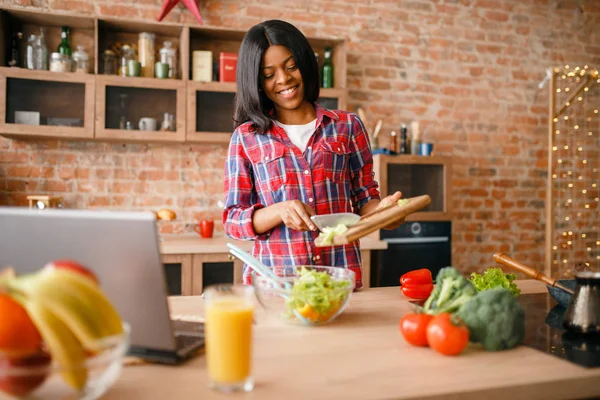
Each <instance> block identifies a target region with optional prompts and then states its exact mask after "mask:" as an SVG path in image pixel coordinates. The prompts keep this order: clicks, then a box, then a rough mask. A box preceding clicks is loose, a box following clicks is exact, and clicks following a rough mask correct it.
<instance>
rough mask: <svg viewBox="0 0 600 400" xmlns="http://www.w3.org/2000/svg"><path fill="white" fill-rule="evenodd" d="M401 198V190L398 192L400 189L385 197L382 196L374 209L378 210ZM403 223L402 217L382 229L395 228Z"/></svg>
mask: <svg viewBox="0 0 600 400" xmlns="http://www.w3.org/2000/svg"><path fill="white" fill-rule="evenodd" d="M401 198H402V192H400V191H398V192H396V193H394V194H391V195H389V196H387V197H384V198H383V199H381V201H380V202H379V205H378V206H377V208H376V209H375V210H379V209H380V208H383V207H386V206H389V205H390V204H392V203H398V200H400V199H401ZM403 223H404V218H402V219H401V220H400V221H396V222H394V223H393V224H390V225H386V226H384V227H383V229H388V230H392V229H396V228H397V227H399V226H400V225H402V224H403Z"/></svg>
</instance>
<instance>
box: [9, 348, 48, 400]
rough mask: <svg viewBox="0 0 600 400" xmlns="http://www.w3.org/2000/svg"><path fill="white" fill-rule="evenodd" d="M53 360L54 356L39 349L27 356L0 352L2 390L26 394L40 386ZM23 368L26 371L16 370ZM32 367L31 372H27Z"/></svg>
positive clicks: (16, 394)
mask: <svg viewBox="0 0 600 400" xmlns="http://www.w3.org/2000/svg"><path fill="white" fill-rule="evenodd" d="M51 362H52V357H50V354H48V353H47V352H45V351H42V350H40V351H38V352H36V353H33V354H29V355H26V356H20V357H18V356H8V355H5V354H3V353H0V391H2V392H5V393H8V394H10V395H13V396H17V397H21V396H25V395H27V394H29V393H31V392H33V391H34V390H35V389H37V388H38V387H40V386H41V385H42V384H43V383H44V381H45V380H46V378H47V377H48V375H49V374H50V371H49V370H48V369H46V368H45V367H47V366H49V365H50V363H51ZM16 368H23V370H24V371H25V372H24V373H22V372H21V371H18V372H19V373H17V371H15V369H16ZM29 368H31V372H27V371H28V369H29Z"/></svg>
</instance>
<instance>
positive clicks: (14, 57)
mask: <svg viewBox="0 0 600 400" xmlns="http://www.w3.org/2000/svg"><path fill="white" fill-rule="evenodd" d="M21 39H23V34H22V33H21V32H15V33H13V35H12V38H11V40H10V59H9V60H8V63H7V65H8V66H9V67H19V66H20V58H21V55H20V52H19V47H20V44H19V42H20V41H21Z"/></svg>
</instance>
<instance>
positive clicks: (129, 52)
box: [118, 44, 135, 76]
mask: <svg viewBox="0 0 600 400" xmlns="http://www.w3.org/2000/svg"><path fill="white" fill-rule="evenodd" d="M129 60H135V50H133V48H132V47H131V46H130V45H128V44H124V45H123V47H121V62H120V65H119V72H118V74H119V75H121V76H128V75H127V64H128V63H129Z"/></svg>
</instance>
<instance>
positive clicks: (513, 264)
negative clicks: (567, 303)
mask: <svg viewBox="0 0 600 400" xmlns="http://www.w3.org/2000/svg"><path fill="white" fill-rule="evenodd" d="M494 261H496V262H497V263H498V264H501V265H504V266H507V267H509V268H512V269H516V270H517V271H520V272H522V273H524V274H525V275H527V276H529V277H531V278H533V279H536V280H538V281H542V282H544V283H545V284H546V285H548V286H553V287H557V288H559V289H561V290H564V291H565V292H567V293H570V294H573V290H571V289H569V288H568V287H565V286H563V285H561V284H560V283H558V282H557V281H556V279H553V278H550V277H548V276H546V275H544V274H543V273H541V272H540V271H537V270H535V269H533V268H531V267H528V266H526V265H523V264H521V263H519V262H517V261H515V260H514V259H512V258H511V257H509V256H507V255H506V254H502V253H494Z"/></svg>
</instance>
